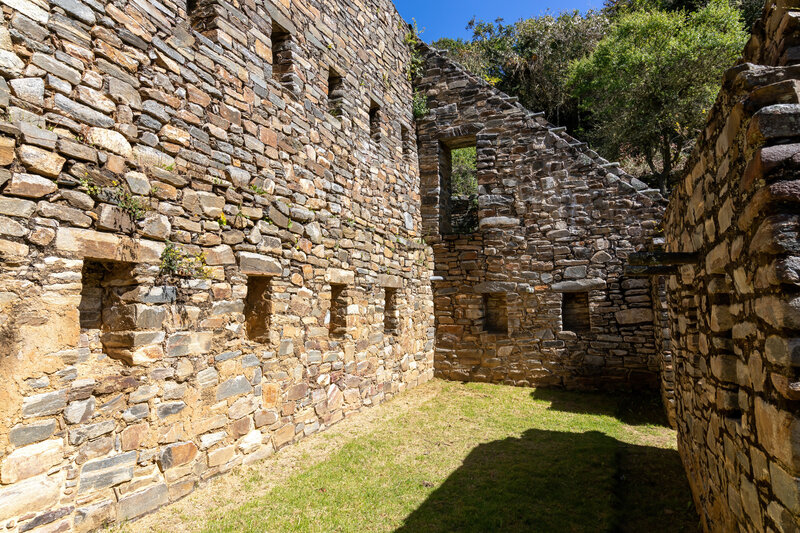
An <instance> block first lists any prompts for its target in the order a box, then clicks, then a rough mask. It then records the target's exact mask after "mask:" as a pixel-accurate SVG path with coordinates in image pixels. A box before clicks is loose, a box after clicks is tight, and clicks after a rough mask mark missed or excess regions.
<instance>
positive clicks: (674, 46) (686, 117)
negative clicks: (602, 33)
mask: <svg viewBox="0 0 800 533" xmlns="http://www.w3.org/2000/svg"><path fill="white" fill-rule="evenodd" d="M745 40H746V34H745V32H744V29H743V27H742V22H741V20H740V18H739V12H738V11H737V10H736V9H735V8H733V7H732V6H730V5H729V4H728V3H727V2H726V1H725V0H713V1H711V2H710V3H709V4H708V5H707V6H705V7H704V8H702V9H700V10H699V11H696V12H694V13H688V14H687V13H685V12H682V11H677V12H666V11H654V10H648V11H635V12H632V13H629V14H625V15H622V16H621V17H620V18H619V20H618V21H617V22H616V23H615V24H614V25H613V27H612V29H611V31H610V33H609V35H608V36H607V37H606V38H604V39H603V40H602V41H600V43H599V44H598V45H597V48H596V49H595V50H594V52H593V53H592V54H591V55H589V56H587V57H586V58H584V59H582V60H579V61H576V62H574V63H573V65H572V67H571V69H570V73H569V86H570V87H571V88H572V89H573V91H574V94H575V96H576V97H577V98H579V99H580V101H581V105H582V107H583V109H584V110H586V111H587V112H589V113H590V114H591V118H592V121H593V124H592V128H591V130H590V131H589V133H590V138H591V139H592V140H593V141H595V143H596V144H597V145H598V147H599V148H600V149H601V151H602V152H603V153H604V155H605V156H606V157H608V158H610V159H614V158H616V157H618V156H619V155H620V154H624V153H626V152H628V153H630V154H632V155H634V156H640V157H642V158H644V160H645V161H646V162H647V165H648V167H649V168H650V170H651V171H652V173H653V174H654V175H655V176H656V178H657V180H658V182H659V185H660V186H661V188H662V189H664V190H665V189H666V185H667V181H668V179H669V176H670V174H671V172H672V171H673V170H674V169H675V167H676V165H677V163H678V162H679V159H680V156H681V153H682V152H683V150H684V149H685V148H686V147H687V146H688V145H689V143H690V142H692V141H693V139H694V138H695V137H696V136H697V134H698V132H699V130H700V128H701V127H702V126H703V124H704V123H705V119H706V115H705V114H706V110H707V109H708V108H710V107H711V105H712V104H713V103H714V99H715V98H716V95H717V92H718V90H719V85H720V78H721V75H722V73H723V72H724V70H725V69H726V68H728V67H729V66H731V65H732V64H733V62H734V60H735V59H736V58H737V57H738V55H739V53H740V51H741V49H742V47H743V46H744V43H745Z"/></svg>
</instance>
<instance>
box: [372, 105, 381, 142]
mask: <svg viewBox="0 0 800 533" xmlns="http://www.w3.org/2000/svg"><path fill="white" fill-rule="evenodd" d="M369 136H370V137H372V140H373V141H376V142H378V141H380V140H381V106H379V105H378V103H377V102H375V100H370V101H369Z"/></svg>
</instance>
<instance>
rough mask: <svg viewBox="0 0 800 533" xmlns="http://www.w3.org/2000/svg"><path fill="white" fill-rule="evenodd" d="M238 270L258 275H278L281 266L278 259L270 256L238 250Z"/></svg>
mask: <svg viewBox="0 0 800 533" xmlns="http://www.w3.org/2000/svg"><path fill="white" fill-rule="evenodd" d="M238 255H239V270H240V271H241V272H242V273H243V274H248V275H260V276H280V275H281V274H282V273H283V268H282V267H281V263H280V261H279V260H277V259H274V258H272V257H269V256H266V255H261V254H254V253H250V252H239V254H238Z"/></svg>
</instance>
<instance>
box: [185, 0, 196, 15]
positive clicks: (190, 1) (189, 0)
mask: <svg viewBox="0 0 800 533" xmlns="http://www.w3.org/2000/svg"><path fill="white" fill-rule="evenodd" d="M196 8H197V0H186V14H187V15H191V14H192V13H193V12H194V10H195V9H196Z"/></svg>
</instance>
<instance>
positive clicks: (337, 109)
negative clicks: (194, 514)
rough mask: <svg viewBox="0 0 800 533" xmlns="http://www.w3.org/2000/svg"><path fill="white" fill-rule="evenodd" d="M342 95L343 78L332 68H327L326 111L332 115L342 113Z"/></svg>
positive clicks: (337, 115) (338, 115) (335, 115)
mask: <svg viewBox="0 0 800 533" xmlns="http://www.w3.org/2000/svg"><path fill="white" fill-rule="evenodd" d="M344 96H345V93H344V79H343V78H342V76H341V75H339V73H338V72H336V71H335V70H334V69H332V68H331V69H328V113H330V114H331V115H332V116H334V117H340V116H341V115H342V107H343V106H342V104H343V103H344Z"/></svg>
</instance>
